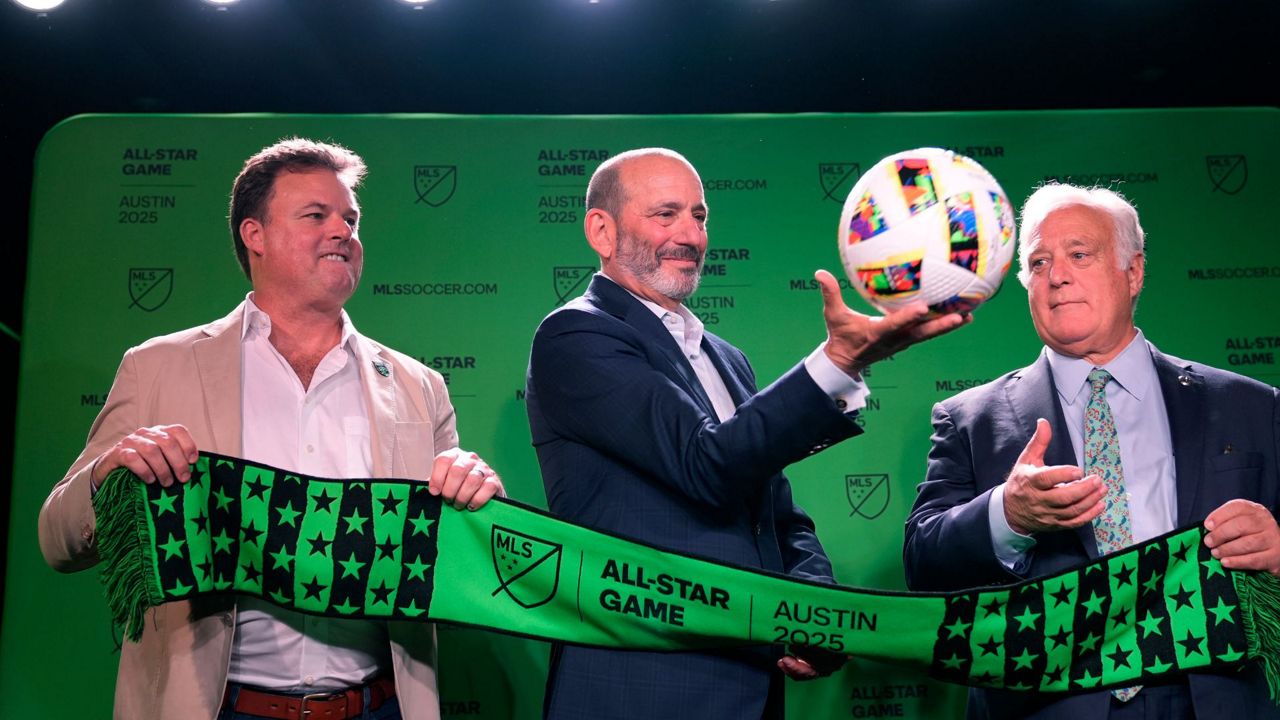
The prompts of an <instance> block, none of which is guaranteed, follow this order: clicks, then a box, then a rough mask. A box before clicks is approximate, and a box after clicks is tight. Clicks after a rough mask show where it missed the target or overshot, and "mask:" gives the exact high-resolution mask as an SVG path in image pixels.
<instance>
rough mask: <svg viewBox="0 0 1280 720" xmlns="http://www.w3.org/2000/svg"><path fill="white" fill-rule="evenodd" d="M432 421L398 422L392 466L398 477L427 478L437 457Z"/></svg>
mask: <svg viewBox="0 0 1280 720" xmlns="http://www.w3.org/2000/svg"><path fill="white" fill-rule="evenodd" d="M431 428H432V425H431V423H426V422H400V421H397V422H396V430H395V447H393V448H392V468H393V470H394V472H395V474H396V476H397V477H405V478H415V479H418V480H426V479H427V478H429V477H431V464H432V463H433V462H434V461H435V459H436V449H435V442H434V441H433V440H432V437H431Z"/></svg>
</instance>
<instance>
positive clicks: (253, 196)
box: [229, 137, 368, 281]
mask: <svg viewBox="0 0 1280 720" xmlns="http://www.w3.org/2000/svg"><path fill="white" fill-rule="evenodd" d="M311 170H332V171H333V172H334V173H337V175H338V179H339V180H341V181H342V182H343V184H344V185H346V186H347V187H349V188H351V189H352V190H354V189H355V188H356V186H357V185H359V184H360V181H361V180H363V179H364V176H365V173H366V172H367V171H368V168H366V167H365V164H364V160H362V159H361V158H360V156H359V155H357V154H355V153H353V152H351V151H350V150H348V149H346V148H344V147H342V146H341V145H337V144H330V143H322V142H316V141H315V140H307V139H304V138H297V137H293V138H285V139H284V140H281V141H280V142H278V143H276V144H274V145H272V146H270V147H266V148H263V149H262V150H260V151H258V153H257V154H255V155H254V156H253V157H251V158H249V159H248V160H246V161H245V163H244V168H243V169H242V170H241V171H240V174H239V175H237V176H236V181H235V184H233V185H232V186H231V212H230V215H229V217H230V224H231V242H232V245H233V246H234V247H235V252H236V260H238V261H239V262H240V268H241V269H242V270H244V276H245V277H247V278H249V280H250V281H252V280H253V275H252V274H251V272H250V270H249V249H248V248H246V247H245V245H244V238H242V237H240V224H241V223H243V222H244V221H245V219H246V218H255V219H257V220H260V221H262V222H264V223H265V222H266V221H267V204H268V203H270V202H271V193H272V191H273V190H274V189H275V184H276V178H277V177H278V176H279V175H280V173H282V172H308V171H311Z"/></svg>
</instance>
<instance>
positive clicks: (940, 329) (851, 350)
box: [813, 270, 973, 377]
mask: <svg viewBox="0 0 1280 720" xmlns="http://www.w3.org/2000/svg"><path fill="white" fill-rule="evenodd" d="M813 277H814V279H816V280H817V281H818V287H819V288H820V289H821V290H822V317H823V319H824V320H825V321H826V323H827V345H826V348H825V351H826V353H827V357H829V358H831V361H832V362H833V363H835V364H836V367H838V368H840V369H841V370H843V371H845V372H846V373H848V374H849V375H850V376H851V377H852V376H856V375H857V374H858V373H860V372H862V370H863V368H865V367H867V366H868V365H870V364H871V363H873V362H875V361H877V360H883V359H885V358H887V357H889V356H890V355H892V354H894V353H896V352H899V351H901V350H905V349H906V348H908V347H910V346H911V345H914V344H916V343H918V342H922V341H924V340H928V339H929V338H933V337H937V336H939V335H942V334H943V333H947V332H951V331H952V330H955V329H956V328H958V327H960V326H961V325H965V324H968V323H969V322H970V321H972V319H973V317H972V316H971V315H960V314H959V313H950V314H947V315H943V316H941V317H937V318H933V319H929V317H928V316H929V309H928V308H927V307H925V305H924V303H920V304H918V305H911V306H910V307H906V308H903V309H902V310H897V311H895V312H891V313H889V314H888V315H885V316H884V317H871V316H869V315H863V314H862V313H860V312H855V311H854V310H852V309H851V308H850V307H849V306H848V305H846V304H845V303H844V298H843V297H842V296H841V295H840V284H839V283H837V282H836V279H835V276H833V275H832V274H831V273H829V272H827V271H826V270H819V271H817V272H816V273H814V275H813Z"/></svg>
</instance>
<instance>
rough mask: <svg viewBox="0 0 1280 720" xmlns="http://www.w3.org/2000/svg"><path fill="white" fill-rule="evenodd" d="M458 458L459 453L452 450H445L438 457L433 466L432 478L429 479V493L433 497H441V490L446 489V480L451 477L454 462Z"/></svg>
mask: <svg viewBox="0 0 1280 720" xmlns="http://www.w3.org/2000/svg"><path fill="white" fill-rule="evenodd" d="M456 457H457V453H456V452H454V451H452V450H445V451H444V452H442V453H440V454H439V455H436V460H435V462H434V463H432V464H431V476H430V477H429V478H427V491H428V492H430V493H431V494H432V495H439V494H440V489H441V488H443V487H444V483H445V479H446V478H447V477H448V476H449V469H450V468H452V467H453V461H454V459H455V458H456Z"/></svg>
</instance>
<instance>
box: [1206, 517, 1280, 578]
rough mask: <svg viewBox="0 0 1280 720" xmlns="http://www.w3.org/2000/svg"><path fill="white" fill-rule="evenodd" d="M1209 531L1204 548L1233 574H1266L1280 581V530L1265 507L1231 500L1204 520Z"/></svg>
mask: <svg viewBox="0 0 1280 720" xmlns="http://www.w3.org/2000/svg"><path fill="white" fill-rule="evenodd" d="M1204 527H1205V529H1206V530H1208V531H1209V534H1208V535H1205V536H1204V544H1205V545H1206V546H1208V547H1209V549H1210V550H1211V551H1212V552H1213V556H1214V557H1216V558H1218V559H1219V560H1221V561H1222V567H1225V568H1230V569H1232V570H1265V571H1267V572H1269V573H1271V574H1272V575H1275V576H1277V577H1280V528H1278V527H1277V526H1276V518H1275V516H1274V515H1272V514H1271V512H1270V511H1269V510H1267V509H1266V508H1265V507H1263V506H1262V505H1259V504H1258V503H1256V502H1250V501H1249V500H1240V499H1236V500H1230V501H1228V502H1226V503H1224V504H1223V505H1222V506H1221V507H1219V508H1218V509H1217V510H1214V511H1213V512H1211V513H1209V517H1207V518H1205V520H1204Z"/></svg>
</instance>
